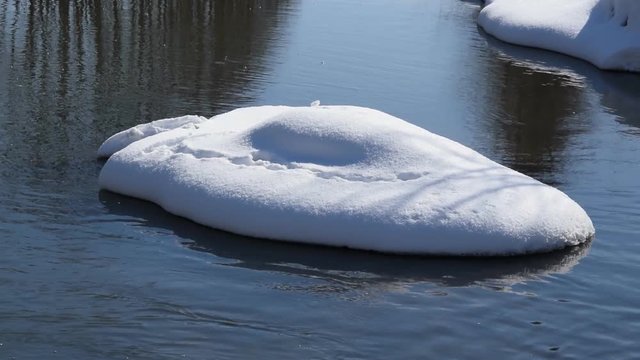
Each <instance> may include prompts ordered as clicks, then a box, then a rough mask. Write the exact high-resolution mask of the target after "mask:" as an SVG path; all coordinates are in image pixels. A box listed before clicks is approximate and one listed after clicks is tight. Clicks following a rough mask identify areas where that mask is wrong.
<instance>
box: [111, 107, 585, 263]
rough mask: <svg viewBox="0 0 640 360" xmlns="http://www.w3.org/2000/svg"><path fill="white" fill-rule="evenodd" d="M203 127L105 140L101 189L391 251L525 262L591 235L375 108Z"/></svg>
mask: <svg viewBox="0 0 640 360" xmlns="http://www.w3.org/2000/svg"><path fill="white" fill-rule="evenodd" d="M197 119H198V120H197V121H185V118H184V117H183V118H176V119H174V120H173V121H172V120H171V119H166V120H163V122H162V130H163V131H155V130H153V131H150V130H149V128H154V127H156V128H157V127H158V125H157V122H156V123H150V124H143V125H138V126H137V127H136V128H134V129H137V130H136V134H138V133H137V132H140V133H142V134H149V135H150V136H146V137H140V136H138V135H136V137H138V138H139V139H138V140H137V141H134V142H129V141H128V139H130V138H129V137H128V135H126V134H127V133H129V132H131V131H132V130H131V129H129V130H126V131H124V132H122V133H119V134H116V135H114V136H112V137H111V138H109V139H108V140H107V141H106V142H105V143H104V144H103V145H102V146H101V148H100V149H101V151H100V153H99V154H100V156H105V157H106V156H110V155H111V157H110V158H109V159H108V161H107V162H106V164H105V165H104V167H103V169H102V171H101V173H100V178H99V184H100V187H101V188H102V189H106V190H110V191H113V192H117V193H121V194H125V195H129V196H133V197H137V198H141V199H146V200H149V201H152V202H154V203H156V204H159V205H160V206H162V207H163V208H164V209H165V210H167V211H169V212H171V213H173V214H176V215H180V216H183V217H186V218H188V219H191V220H193V221H195V222H198V223H201V224H204V225H208V226H210V227H214V228H217V229H222V230H226V231H229V232H233V233H237V234H242V235H247V236H253V237H260V238H268V239H274V240H284V241H294V242H303V243H313V244H321V245H330V246H341V247H350V248H356V249H364V250H374V251H380V252H390V253H407V254H408V253H410V254H439V255H444V254H446V255H513V254H524V253H533V252H545V251H550V250H554V249H560V248H564V247H567V246H570V245H576V244H579V243H582V242H585V241H586V240H588V239H589V238H591V237H592V236H593V234H594V228H593V225H592V223H591V220H590V219H589V217H588V216H587V214H586V213H585V211H584V210H583V209H582V208H581V207H580V206H579V205H578V204H577V203H575V202H574V201H573V200H571V199H570V198H569V197H568V196H567V195H565V194H564V193H562V192H561V191H559V190H557V189H555V188H552V187H550V186H547V185H544V184H542V183H540V182H538V181H537V180H534V179H532V178H530V177H528V176H525V175H523V174H521V173H518V172H516V171H513V170H511V169H508V168H506V167H504V166H502V165H499V164H497V163H495V162H493V161H491V160H489V159H487V158H486V157H484V156H482V155H480V154H479V153H477V152H475V151H473V150H471V149H469V148H467V147H465V146H463V145H461V144H459V143H456V142H454V141H451V140H449V139H446V138H444V137H441V136H438V135H435V134H433V133H430V132H428V131H427V130H424V129H422V128H419V127H417V126H415V125H412V124H410V123H408V122H405V121H403V120H401V119H398V118H396V117H393V116H391V115H388V114H385V113H382V112H379V111H376V110H372V109H367V108H361V107H352V106H313V107H300V108H296V107H285V106H261V107H251V108H242V109H237V110H234V111H231V112H228V113H225V114H222V115H218V116H215V117H213V118H211V119H209V120H207V121H202V120H201V118H197ZM123 134H125V135H123ZM127 143H128V145H127ZM123 146H124V147H123ZM119 148H122V149H121V150H119V151H118V150H117V149H119ZM110 149H112V150H113V149H115V150H116V152H115V153H114V154H113V155H112V154H111V153H110V152H109V150H110Z"/></svg>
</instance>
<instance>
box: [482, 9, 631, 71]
mask: <svg viewBox="0 0 640 360" xmlns="http://www.w3.org/2000/svg"><path fill="white" fill-rule="evenodd" d="M478 23H479V24H480V26H482V28H483V29H484V30H485V31H486V32H487V33H489V34H491V35H493V36H495V37H497V38H499V39H501V40H504V41H506V42H510V43H514V44H518V45H525V46H532V47H538V48H542V49H547V50H552V51H557V52H561V53H564V54H567V55H571V56H575V57H578V58H581V59H584V60H587V61H589V62H591V63H592V64H594V65H595V66H597V67H599V68H601V69H609V70H626V71H640V1H638V0H488V1H487V5H486V6H485V7H484V8H483V9H482V11H480V15H479V17H478Z"/></svg>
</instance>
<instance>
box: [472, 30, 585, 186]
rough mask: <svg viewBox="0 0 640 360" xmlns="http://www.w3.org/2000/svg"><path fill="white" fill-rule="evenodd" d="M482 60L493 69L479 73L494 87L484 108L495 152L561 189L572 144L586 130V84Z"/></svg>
mask: <svg viewBox="0 0 640 360" xmlns="http://www.w3.org/2000/svg"><path fill="white" fill-rule="evenodd" d="M487 40H488V41H490V42H491V43H499V41H497V40H493V39H492V38H490V37H487ZM479 58H480V59H483V58H482V57H479ZM483 60H484V62H485V64H484V65H485V66H487V67H488V71H486V70H485V71H484V72H482V73H480V74H482V75H484V76H487V78H486V79H484V82H486V83H488V84H489V85H488V86H486V89H487V91H488V94H486V97H485V98H486V101H485V105H484V106H485V109H483V110H484V112H485V124H486V126H487V127H488V129H487V130H488V133H489V134H491V135H490V136H491V137H492V138H493V139H492V143H493V144H494V146H495V148H494V152H495V153H497V154H498V156H499V158H500V161H501V162H502V163H503V164H505V165H507V166H509V167H511V168H514V169H515V170H518V171H520V172H523V173H525V174H528V175H531V176H533V177H535V178H537V179H538V180H541V181H543V182H545V183H550V184H555V185H557V184H558V181H559V180H558V177H557V173H558V172H559V171H561V170H562V167H563V166H564V162H565V161H566V159H565V157H564V154H563V153H564V150H565V149H566V147H567V142H568V141H569V140H570V138H571V137H574V136H578V135H580V133H581V132H583V127H584V126H585V125H583V124H580V122H581V121H583V120H581V119H580V116H579V114H580V113H583V112H584V111H585V107H586V106H587V104H588V102H587V101H586V99H585V98H584V92H585V91H584V86H582V85H581V84H580V83H579V82H577V81H574V79H572V78H570V77H566V76H562V75H558V74H557V73H553V72H548V71H539V69H535V68H531V67H529V66H526V65H524V64H521V63H517V62H513V61H510V59H508V58H505V57H501V56H497V57H493V56H492V57H485V58H484V59H483Z"/></svg>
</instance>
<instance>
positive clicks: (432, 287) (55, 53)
mask: <svg viewBox="0 0 640 360" xmlns="http://www.w3.org/2000/svg"><path fill="white" fill-rule="evenodd" d="M479 6H480V5H479V3H477V2H475V1H459V0H458V1H456V0H429V1H426V0H423V1H418V0H407V1H404V0H403V1H391V0H373V1H357V0H349V1H338V0H323V1H313V0H299V1H296V0H290V1H269V0H263V1H258V0H253V1H251V0H250V1H238V2H232V1H215V2H214V1H206V0H203V1H189V2H187V1H178V0H164V1H150V0H148V1H147V0H140V1H135V2H130V1H114V2H107V1H97V0H95V1H91V0H84V1H78V2H69V1H44V0H32V1H21V0H15V1H8V0H4V1H3V0H0V185H1V186H0V358H3V359H5V358H6V359H11V358H16V359H126V358H131V359H175V358H188V359H212V358H237V359H246V358H278V359H280V358H290V359H301V358H326V359H339V358H366V359H373V358H378V359H389V358H403V359H404V358H436V357H437V358H492V359H493V358H511V359H530V358H559V359H587V358H591V359H596V358H601V359H631V358H635V357H638V354H640V345H639V343H638V342H637V339H638V338H640V280H639V278H638V274H640V265H639V264H640V243H639V240H640V222H639V221H638V220H639V219H640V186H639V185H638V179H639V178H640V76H638V75H632V74H623V73H607V72H601V71H598V70H597V69H595V68H594V67H592V66H590V65H589V64H586V63H584V62H581V61H578V60H574V59H571V58H567V57H564V56H561V55H556V54H552V53H548V52H543V51H537V50H531V49H523V48H518V47H514V46H508V45H505V44H503V43H500V42H498V41H495V40H492V39H490V38H488V37H487V36H485V35H484V34H483V33H482V32H481V31H480V30H479V29H478V28H477V26H476V24H475V19H476V16H477V13H478V10H479ZM316 99H320V100H321V101H322V102H323V103H327V104H328V103H331V104H355V105H361V106H369V107H374V108H377V109H381V110H383V111H386V112H389V113H391V114H393V115H396V116H399V117H401V118H404V119H407V120H409V121H412V122H413V123H415V124H417V125H419V126H422V127H425V128H427V129H429V130H431V131H433V132H436V133H439V134H441V135H444V136H447V137H450V138H452V139H454V140H457V141H459V142H461V143H463V144H465V145H468V146H470V147H472V148H474V149H476V150H478V151H480V152H481V153H483V154H485V155H487V156H489V157H491V158H493V159H496V160H498V161H499V162H501V163H503V164H505V165H508V166H510V167H512V168H515V169H517V170H519V171H521V172H524V173H526V174H528V175H531V176H533V177H535V178H537V179H539V180H541V181H543V182H545V183H548V184H552V185H554V186H556V187H558V188H560V189H561V190H563V191H565V192H566V193H568V194H569V195H570V196H571V197H573V198H574V199H575V200H576V201H578V202H579V203H580V204H581V205H582V206H583V207H584V208H585V209H586V210H587V212H588V213H589V214H590V215H591V217H592V219H593V221H594V224H595V226H596V229H597V235H596V239H595V240H594V241H593V242H592V243H590V244H588V245H587V246H584V247H578V248H573V249H569V250H566V251H564V252H556V253H551V254H546V255H540V256H531V257H516V258H503V259H453V258H403V257H393V256H384V255H376V254H370V253H360V252H352V251H345V250H337V249H327V248H319V247H307V246H298V245H291V244H284V243H274V242H268V241H260V240H255V239H247V238H243V237H238V236H233V235H229V234H225V233H221V232H217V231H214V230H210V229H207V228H204V227H200V226H197V225H195V224H193V223H190V222H188V221H186V220H182V219H178V218H176V217H173V216H171V215H168V214H167V213H165V212H163V211H162V210H161V209H159V208H158V207H156V206H154V205H152V204H149V203H145V202H141V201H137V200H133V199H130V198H125V197H121V196H118V195H114V194H110V193H105V192H99V191H98V188H97V174H98V172H99V170H100V168H101V166H102V164H101V163H99V162H96V160H95V159H94V158H95V151H96V150H97V148H98V146H99V144H100V143H101V142H102V141H103V140H104V139H105V138H106V137H108V136H109V135H111V134H113V133H114V132H117V131H120V130H122V129H125V128H127V127H129V126H132V125H135V124H137V123H140V122H145V121H150V120H154V119H158V118H163V117H170V116H177V115H183V114H199V115H204V116H211V115H214V114H218V113H221V112H224V111H226V110H229V109H232V108H235V107H238V106H245V105H254V104H271V103H279V104H288V105H304V104H309V103H310V102H311V101H313V100H316ZM247 221H251V219H247Z"/></svg>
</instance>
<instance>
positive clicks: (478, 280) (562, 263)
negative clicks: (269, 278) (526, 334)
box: [99, 191, 590, 291]
mask: <svg viewBox="0 0 640 360" xmlns="http://www.w3.org/2000/svg"><path fill="white" fill-rule="evenodd" d="M99 197H100V201H101V202H102V203H103V204H104V205H105V206H106V207H107V209H108V210H109V212H110V213H111V214H114V215H120V216H126V217H128V218H131V219H132V220H131V221H132V222H134V223H135V224H136V226H143V227H150V228H164V229H168V230H170V231H172V232H175V234H176V235H178V236H179V237H180V238H181V239H184V241H185V243H184V244H185V246H187V247H189V248H191V249H194V250H199V251H205V252H210V253H212V254H214V255H216V256H217V257H219V258H224V259H230V260H233V261H234V262H233V264H232V266H238V267H246V268H250V269H255V270H268V271H281V272H286V273H292V274H296V275H298V276H303V277H309V278H316V279H318V278H321V279H324V280H326V281H329V282H330V283H332V284H334V285H335V287H333V288H331V289H332V290H331V291H338V290H340V289H343V290H351V289H360V288H369V287H380V286H384V287H385V288H387V289H388V288H389V287H391V286H393V285H403V284H411V283H416V282H429V283H435V284H438V285H440V286H447V287H449V286H469V285H479V286H492V287H493V286H498V287H502V286H510V285H514V284H517V283H523V282H526V281H527V280H533V279H538V278H541V277H544V276H547V275H551V274H558V273H566V272H569V271H570V270H571V268H572V267H573V266H575V265H576V264H578V262H579V261H580V259H582V258H583V257H584V256H586V254H587V253H588V250H589V246H590V245H589V244H587V245H584V246H578V247H572V248H569V249H566V250H563V251H556V252H553V253H549V254H542V255H536V256H520V257H502V258H500V257H497V258H454V257H410V256H390V255H384V254H376V253H367V252H361V251H350V250H344V249H335V248H327V247H321V246H317V247H316V246H309V245H300V244H290V243H284V242H277V241H268V240H262V239H252V238H247V237H243V236H239V235H234V234H229V233H225V232H221V231H216V230H213V229H209V228H207V227H204V226H200V225H198V224H195V223H192V222H190V221H188V220H184V219H181V218H178V217H176V216H173V215H170V214H168V213H167V212H165V211H164V210H162V208H160V207H159V206H157V205H154V204H152V203H149V202H146V201H141V200H137V199H133V198H129V197H125V196H121V195H117V194H114V193H111V192H108V191H101V192H100V193H99Z"/></svg>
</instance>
